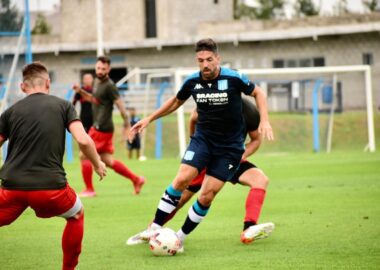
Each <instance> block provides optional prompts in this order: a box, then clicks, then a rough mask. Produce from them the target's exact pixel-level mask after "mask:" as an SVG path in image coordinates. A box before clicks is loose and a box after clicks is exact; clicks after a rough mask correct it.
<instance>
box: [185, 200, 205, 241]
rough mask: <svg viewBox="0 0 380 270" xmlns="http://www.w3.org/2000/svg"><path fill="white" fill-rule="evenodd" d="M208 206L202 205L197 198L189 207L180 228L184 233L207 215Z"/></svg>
mask: <svg viewBox="0 0 380 270" xmlns="http://www.w3.org/2000/svg"><path fill="white" fill-rule="evenodd" d="M209 208H210V207H206V206H203V205H202V204H201V203H200V202H199V201H198V200H197V201H196V202H195V203H194V204H193V205H192V206H191V207H190V209H189V212H188V213H187V217H186V221H185V223H184V224H183V226H182V228H181V230H182V232H183V233H184V234H189V233H191V232H192V231H193V230H194V229H195V228H196V227H197V226H198V224H199V223H201V221H202V220H203V219H204V217H205V216H206V215H207V212H208V210H209Z"/></svg>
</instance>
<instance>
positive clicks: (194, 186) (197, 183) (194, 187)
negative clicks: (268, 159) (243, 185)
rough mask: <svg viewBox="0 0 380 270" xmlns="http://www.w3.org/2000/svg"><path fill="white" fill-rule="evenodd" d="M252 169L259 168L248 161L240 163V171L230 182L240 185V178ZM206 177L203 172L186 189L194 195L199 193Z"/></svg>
mask: <svg viewBox="0 0 380 270" xmlns="http://www.w3.org/2000/svg"><path fill="white" fill-rule="evenodd" d="M251 168H257V167H256V165H255V164H253V163H251V162H249V161H248V160H244V161H242V162H241V163H240V166H239V168H238V170H237V171H236V172H235V174H234V175H233V176H232V178H231V179H230V180H229V181H228V182H230V183H232V184H234V185H235V184H236V183H240V181H239V178H240V176H241V175H242V174H243V173H245V172H246V171H248V170H249V169H251ZM204 177H205V173H204V172H203V171H202V172H201V173H200V174H199V175H198V176H197V177H195V178H194V179H193V181H191V183H190V185H189V186H188V187H187V188H186V189H187V190H189V191H191V192H193V193H196V192H198V191H199V190H200V189H201V187H202V183H203V180H204Z"/></svg>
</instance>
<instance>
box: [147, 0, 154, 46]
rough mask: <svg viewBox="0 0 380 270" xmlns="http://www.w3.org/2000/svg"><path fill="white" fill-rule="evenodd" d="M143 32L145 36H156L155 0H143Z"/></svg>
mask: <svg viewBox="0 0 380 270" xmlns="http://www.w3.org/2000/svg"><path fill="white" fill-rule="evenodd" d="M145 32H146V33H145V34H146V37H147V38H154V37H157V26H156V0H145Z"/></svg>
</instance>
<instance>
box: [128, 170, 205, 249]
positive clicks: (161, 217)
mask: <svg viewBox="0 0 380 270" xmlns="http://www.w3.org/2000/svg"><path fill="white" fill-rule="evenodd" d="M197 174H198V169H197V168H195V167H192V166H190V165H187V164H181V165H180V167H179V170H178V173H177V176H176V177H175V178H174V180H173V182H172V183H171V184H170V185H169V186H168V187H167V188H166V190H165V191H164V193H163V195H162V196H161V199H160V201H159V203H158V207H157V209H156V213H155V215H154V219H153V222H152V223H151V224H150V225H149V226H148V228H147V229H146V230H144V231H142V232H139V233H137V234H135V235H133V236H131V237H130V238H128V240H127V242H126V244H127V245H137V244H142V243H146V242H147V241H148V240H149V238H150V237H151V236H152V235H153V234H154V232H155V231H156V230H157V229H160V228H161V227H162V226H163V225H164V224H165V223H166V222H167V220H168V218H169V216H170V215H171V213H172V212H173V211H175V209H176V208H177V206H178V203H179V200H180V198H181V196H182V192H183V190H185V188H186V187H187V186H188V184H189V183H190V181H191V180H192V179H194V177H195V176H197Z"/></svg>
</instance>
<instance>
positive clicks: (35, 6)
mask: <svg viewBox="0 0 380 270" xmlns="http://www.w3.org/2000/svg"><path fill="white" fill-rule="evenodd" d="M103 1H104V0H103ZM244 1H246V2H247V3H255V1H256V0H244ZM286 1H287V2H288V6H291V5H292V4H294V3H295V2H296V0H286ZM313 1H314V2H315V4H316V5H317V6H319V5H321V11H322V14H331V13H332V12H333V7H334V6H335V5H336V3H337V2H338V1H341V0H313ZM12 2H13V3H16V4H17V5H18V6H19V7H20V8H21V9H23V5H24V0H12ZM60 2H61V0H29V8H30V10H31V11H38V10H40V11H49V10H53V9H54V6H55V5H59V4H60ZM221 3H222V1H221ZM347 4H348V9H349V10H351V11H353V12H358V13H362V12H364V7H363V4H362V0H347ZM286 12H287V13H291V11H290V8H288V11H286Z"/></svg>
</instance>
